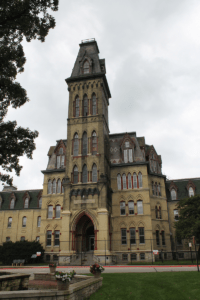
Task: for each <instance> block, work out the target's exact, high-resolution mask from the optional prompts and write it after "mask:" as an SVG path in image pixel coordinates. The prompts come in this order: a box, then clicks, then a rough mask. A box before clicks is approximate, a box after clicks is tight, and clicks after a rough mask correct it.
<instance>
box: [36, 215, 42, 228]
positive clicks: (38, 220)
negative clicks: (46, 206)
mask: <svg viewBox="0 0 200 300" xmlns="http://www.w3.org/2000/svg"><path fill="white" fill-rule="evenodd" d="M40 225H41V217H40V216H39V217H38V218H37V227H40Z"/></svg>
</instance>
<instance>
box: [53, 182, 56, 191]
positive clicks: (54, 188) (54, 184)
mask: <svg viewBox="0 0 200 300" xmlns="http://www.w3.org/2000/svg"><path fill="white" fill-rule="evenodd" d="M53 194H56V180H55V179H54V180H53Z"/></svg>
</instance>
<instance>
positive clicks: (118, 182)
mask: <svg viewBox="0 0 200 300" xmlns="http://www.w3.org/2000/svg"><path fill="white" fill-rule="evenodd" d="M121 184H122V183H121V175H120V174H117V188H118V190H121V189H122V185H121Z"/></svg>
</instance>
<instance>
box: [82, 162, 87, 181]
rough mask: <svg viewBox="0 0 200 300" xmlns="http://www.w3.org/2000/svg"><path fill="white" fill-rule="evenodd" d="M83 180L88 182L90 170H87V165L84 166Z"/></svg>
mask: <svg viewBox="0 0 200 300" xmlns="http://www.w3.org/2000/svg"><path fill="white" fill-rule="evenodd" d="M82 177H83V178H82V182H83V183H87V182H88V171H87V166H86V165H84V166H83V171H82Z"/></svg>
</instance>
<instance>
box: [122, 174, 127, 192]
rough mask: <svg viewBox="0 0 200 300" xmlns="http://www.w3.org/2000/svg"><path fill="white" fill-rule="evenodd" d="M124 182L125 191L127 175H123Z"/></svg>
mask: <svg viewBox="0 0 200 300" xmlns="http://www.w3.org/2000/svg"><path fill="white" fill-rule="evenodd" d="M122 181H123V190H125V189H126V175H125V174H123V175H122Z"/></svg>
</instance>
